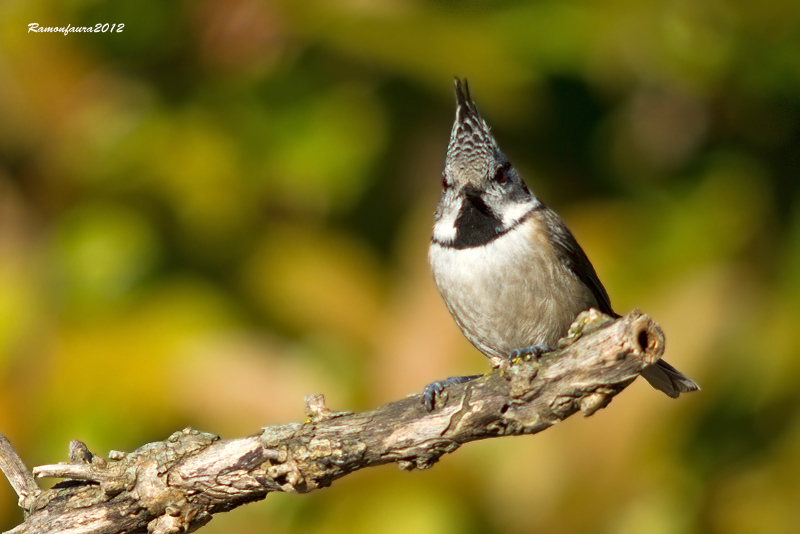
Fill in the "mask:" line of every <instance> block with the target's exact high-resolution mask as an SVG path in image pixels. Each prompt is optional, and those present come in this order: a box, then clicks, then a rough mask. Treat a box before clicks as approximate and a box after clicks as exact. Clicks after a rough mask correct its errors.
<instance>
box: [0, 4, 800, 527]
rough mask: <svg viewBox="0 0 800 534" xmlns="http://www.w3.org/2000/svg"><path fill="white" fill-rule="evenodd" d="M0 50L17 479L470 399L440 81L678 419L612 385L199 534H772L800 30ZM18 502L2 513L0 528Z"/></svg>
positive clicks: (470, 354) (6, 366)
mask: <svg viewBox="0 0 800 534" xmlns="http://www.w3.org/2000/svg"><path fill="white" fill-rule="evenodd" d="M0 21H2V22H0V431H2V432H3V433H4V434H6V435H7V436H8V437H9V438H10V439H11V441H12V442H13V443H14V444H15V445H16V446H17V447H18V449H19V451H20V452H21V454H22V456H23V458H24V459H25V460H26V462H27V463H28V464H29V465H31V466H32V465H38V464H44V463H52V462H56V461H59V460H64V459H65V458H66V452H67V444H68V442H69V440H71V439H81V440H84V441H86V442H87V444H88V445H89V447H90V448H91V449H92V450H93V451H95V452H97V453H100V454H105V452H106V451H108V450H109V449H119V450H132V449H135V448H136V447H138V446H140V445H142V444H144V443H146V442H149V441H153V440H160V439H163V438H165V437H166V436H167V435H168V434H169V433H170V432H172V431H174V430H177V429H180V428H182V427H185V426H189V425H191V426H194V427H196V428H199V429H201V430H205V431H210V432H215V433H219V434H221V435H223V436H224V437H237V436H242V435H246V434H249V433H252V432H255V431H256V430H257V429H258V428H259V427H260V426H264V425H270V424H279V423H283V422H287V421H301V420H302V419H303V418H304V414H303V396H304V395H306V394H315V393H325V394H326V395H327V398H328V401H329V404H330V405H331V407H332V408H333V409H346V410H362V409H368V408H370V407H373V406H375V405H378V404H380V403H384V402H388V401H390V400H393V399H396V398H398V397H400V396H402V395H406V394H410V393H414V392H418V391H420V390H421V388H422V387H423V386H424V385H425V384H427V383H429V382H431V381H433V380H435V379H440V378H444V377H446V376H450V375H454V374H464V373H475V372H481V371H483V370H485V369H486V362H485V360H484V359H483V357H482V356H480V355H479V354H478V353H477V352H476V351H475V350H474V349H472V348H471V347H469V346H468V344H467V343H466V342H465V341H464V340H463V338H462V337H461V335H460V333H459V332H458V331H457V330H456V328H455V326H454V325H453V323H452V320H451V319H450V317H449V316H448V314H447V311H446V310H445V308H444V306H443V304H442V303H441V301H440V299H439V297H438V295H437V294H436V290H435V288H434V286H433V284H432V282H431V279H430V275H429V274H428V271H427V263H426V247H427V241H428V238H429V232H430V227H431V222H432V213H433V210H434V207H435V204H436V201H437V196H438V188H439V182H440V179H439V173H440V172H441V168H442V163H443V158H444V152H445V148H446V144H447V138H448V135H449V130H450V124H451V121H452V115H453V96H452V78H453V76H454V75H458V76H465V77H467V78H469V81H470V85H471V87H472V92H473V95H474V96H475V97H476V99H477V102H478V105H479V107H480V108H481V110H482V112H483V114H484V115H485V117H486V119H487V120H488V122H489V123H490V124H491V125H492V126H493V127H494V132H495V133H496V136H497V138H498V139H499V141H500V144H501V146H503V147H504V149H505V151H506V152H507V153H508V155H509V156H510V157H511V159H512V161H514V162H515V164H516V165H517V167H519V168H520V169H521V171H522V173H523V175H524V176H525V177H526V178H527V180H528V184H529V185H530V186H531V188H532V189H533V190H534V191H536V192H537V194H539V196H540V197H541V198H542V199H544V201H545V202H547V203H548V204H550V205H551V206H553V207H554V208H555V209H556V211H558V212H559V213H561V214H562V216H563V217H564V218H565V219H566V220H567V222H568V223H569V224H570V226H571V228H572V229H573V231H574V233H575V234H576V235H577V236H578V238H579V239H580V241H581V242H582V244H583V245H584V247H585V248H586V249H587V252H588V253H589V256H590V257H591V258H592V259H593V261H594V263H595V266H596V267H597V270H598V271H599V273H600V275H601V277H602V278H603V280H604V281H605V283H606V285H607V287H608V289H609V293H610V294H611V296H612V300H613V301H614V303H615V307H616V308H617V310H618V311H620V312H627V311H628V310H630V309H632V308H634V307H639V308H641V309H642V310H644V311H645V312H647V313H649V314H650V315H652V316H653V317H654V318H655V319H656V320H657V321H658V322H659V323H660V324H661V325H662V326H663V328H664V329H665V331H666V334H667V339H668V347H669V348H668V355H667V356H668V358H669V360H670V361H671V362H673V363H674V364H676V365H677V366H678V367H680V368H681V369H682V370H684V371H685V372H686V373H687V374H689V375H690V376H691V377H693V378H694V379H696V380H697V381H698V382H699V383H700V384H701V385H702V387H703V391H702V392H700V393H698V394H694V395H690V396H686V397H683V398H681V399H680V400H679V401H675V402H673V401H670V400H668V399H665V398H664V397H662V396H660V395H658V394H656V393H654V392H653V391H651V390H650V389H649V388H647V387H646V386H643V385H641V384H638V383H637V384H635V385H633V386H632V387H631V388H629V390H627V391H626V392H625V393H623V394H622V395H620V396H619V397H618V398H617V399H616V400H615V401H614V402H613V403H612V404H611V406H610V407H609V408H608V409H606V410H604V411H602V412H601V413H598V414H597V415H595V416H593V417H592V418H590V419H587V420H579V419H571V420H569V421H568V422H566V423H565V424H564V425H562V426H559V427H557V428H553V429H551V430H549V431H547V432H545V433H543V434H542V435H539V436H536V437H525V438H519V439H502V440H490V441H489V442H486V443H475V444H470V445H468V446H466V447H464V448H463V449H462V450H460V451H458V453H457V454H455V455H453V456H452V457H446V458H444V459H443V461H442V462H441V463H440V464H439V465H437V466H436V468H435V469H433V470H432V471H430V472H424V473H412V474H407V473H401V472H399V471H397V470H396V469H391V468H390V467H385V468H381V469H375V470H371V471H369V472H362V473H357V474H356V475H354V476H351V477H347V478H346V479H344V480H342V481H340V482H337V484H335V485H334V487H333V488H332V489H330V490H327V491H324V492H318V493H314V494H311V495H307V496H302V497H298V496H291V495H271V496H270V497H269V498H268V499H267V500H266V501H265V502H264V503H258V504H252V505H249V506H247V507H245V508H243V509H238V510H236V511H234V512H233V513H231V514H226V515H225V516H222V517H218V518H216V519H215V520H214V521H213V522H212V523H211V524H210V525H209V526H208V527H206V528H205V529H204V532H207V533H209V534H210V533H212V532H231V531H235V532H241V533H248V532H253V533H255V532H285V533H295V532H304V533H307V532H317V533H335V532H354V533H358V532H386V533H393V532H412V531H413V532H417V533H425V532H432V533H433V532H435V533H437V534H445V533H448V532H459V533H463V532H504V533H516V532H519V533H522V532H531V531H545V532H550V533H578V532H580V533H584V532H603V533H613V534H627V533H652V534H673V533H714V532H719V533H726V534H736V533H743V534H744V533H748V534H750V533H756V532H758V533H760V532H765V533H784V532H785V533H789V532H794V531H795V529H796V528H797V524H798V523H800V508H798V506H797V503H798V502H800V485H798V484H797V480H798V479H800V453H799V452H798V451H800V389H798V387H797V384H798V379H800V329H798V328H797V324H796V323H797V321H798V317H800V315H799V313H798V309H799V308H798V304H797V303H798V302H800V210H799V209H798V208H799V207H800V204H799V202H800V3H797V2H785V1H781V2H778V1H771V0H767V1H763V2H755V3H754V2H742V1H739V0H710V1H707V2H689V1H681V0H656V1H653V2H634V1H630V0H608V1H606V2H589V1H578V0H576V1H540V2H522V1H510V0H509V1H500V0H497V1H486V2H474V1H469V2H456V1H444V0H442V1H439V2H433V1H428V2H425V1H422V0H416V1H415V0H385V1H382V2H379V1H370V0H343V1H339V2H333V1H323V0H310V1H304V2H292V1H289V0H265V1H258V0H234V1H231V2H222V1H219V0H200V1H195V2H176V1H172V2H166V1H156V0H147V1H135V2H134V1H133V0H117V1H113V2H112V1H104V0H94V1H84V0H72V1H70V2H49V1H45V0H26V1H20V0H8V1H6V2H3V3H2V4H0ZM32 22H37V23H39V24H41V25H42V26H64V25H66V24H71V25H73V26H81V25H92V26H93V25H95V24H98V23H100V24H103V23H109V24H119V23H123V24H125V26H124V28H123V31H122V32H121V33H99V34H78V33H72V34H69V35H66V36H65V35H63V34H58V33H48V34H44V33H28V32H27V27H28V24H29V23H32ZM15 502H16V499H15V498H14V496H13V495H12V493H11V490H10V488H9V486H8V485H7V484H5V483H0V528H3V529H5V528H10V527H11V526H13V525H15V524H16V523H17V522H18V521H19V520H20V518H21V514H20V513H19V512H18V510H17V509H16V507H15Z"/></svg>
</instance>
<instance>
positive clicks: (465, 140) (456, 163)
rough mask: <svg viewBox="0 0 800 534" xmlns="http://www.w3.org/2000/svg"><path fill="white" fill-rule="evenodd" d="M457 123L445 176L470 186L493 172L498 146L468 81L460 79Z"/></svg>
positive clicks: (451, 139) (457, 95) (451, 141)
mask: <svg viewBox="0 0 800 534" xmlns="http://www.w3.org/2000/svg"><path fill="white" fill-rule="evenodd" d="M455 83H456V102H457V105H456V120H455V122H454V123H453V131H452V132H451V134H450V144H449V145H448V147H447V160H446V162H445V172H447V173H448V174H451V175H454V176H459V177H460V178H461V179H463V180H464V181H466V182H468V183H477V182H478V180H481V179H482V178H484V177H485V176H487V175H488V174H489V173H490V172H493V171H494V169H493V168H491V167H492V162H493V161H494V153H495V152H496V151H498V150H499V149H498V147H497V143H496V142H495V140H494V138H493V137H492V134H491V133H490V132H489V127H488V126H487V125H486V122H485V121H484V120H483V119H482V118H481V116H480V115H479V114H478V108H477V107H476V106H475V103H474V102H473V101H472V99H471V98H470V95H469V85H468V84H467V81H466V80H464V83H463V84H462V83H461V80H459V79H458V78H456V82H455Z"/></svg>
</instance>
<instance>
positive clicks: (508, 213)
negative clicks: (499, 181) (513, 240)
mask: <svg viewBox="0 0 800 534" xmlns="http://www.w3.org/2000/svg"><path fill="white" fill-rule="evenodd" d="M536 206H537V202H536V201H534V200H531V201H529V202H524V203H522V204H510V205H508V206H507V207H505V208H504V209H503V210H502V211H501V213H500V221H501V222H502V223H503V227H504V228H511V227H512V226H514V224H516V223H517V222H519V221H520V220H521V219H522V218H523V217H525V216H526V215H528V213H530V211H531V210H533V209H535V208H536Z"/></svg>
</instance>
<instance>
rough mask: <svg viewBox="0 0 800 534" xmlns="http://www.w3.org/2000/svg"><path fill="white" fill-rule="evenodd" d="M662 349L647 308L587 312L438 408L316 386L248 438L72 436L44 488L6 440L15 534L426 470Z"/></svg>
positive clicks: (415, 398)
mask: <svg viewBox="0 0 800 534" xmlns="http://www.w3.org/2000/svg"><path fill="white" fill-rule="evenodd" d="M663 352H664V335H663V333H662V332H661V329H660V328H659V327H658V325H656V324H655V323H654V322H653V321H652V320H650V318H649V317H647V316H646V315H643V314H641V313H639V312H638V311H633V312H631V313H630V314H628V315H627V316H625V317H623V318H621V319H617V320H612V319H611V318H610V317H608V316H605V315H603V314H601V313H599V312H597V311H596V310H591V311H589V312H584V313H582V314H581V315H580V316H579V317H578V319H577V320H576V321H575V323H574V324H573V325H572V328H571V329H570V333H569V335H568V336H567V337H565V338H564V339H562V340H561V341H560V342H559V348H558V350H556V351H554V352H551V353H548V354H545V355H544V356H542V357H541V358H540V359H538V360H534V359H527V360H517V361H514V362H508V361H507V360H502V361H501V360H500V359H495V360H493V367H495V369H494V370H493V371H492V372H490V373H488V374H487V375H486V376H484V377H481V378H479V379H477V380H474V381H472V382H468V383H466V384H462V385H458V386H452V387H450V388H448V389H447V391H446V393H445V396H444V397H443V398H442V399H440V403H439V404H440V406H437V408H436V409H435V410H434V411H433V412H430V413H429V412H428V411H427V410H426V409H425V408H424V407H423V405H422V402H421V399H420V395H412V396H410V397H408V398H405V399H402V400H399V401H397V402H393V403H390V404H387V405H385V406H381V407H380V408H377V409H375V410H372V411H370V412H365V413H360V414H354V413H349V412H332V411H330V410H329V409H328V408H327V407H326V406H325V403H324V399H323V398H322V396H321V395H320V396H316V397H307V399H306V401H307V405H308V406H307V411H308V414H309V419H308V420H307V421H306V422H305V423H304V424H290V425H285V426H275V427H269V428H265V429H263V430H262V431H261V432H260V433H259V434H257V435H255V436H251V437H247V438H242V439H234V440H221V439H219V438H218V437H217V436H214V435H211V434H206V433H202V432H197V431H194V430H190V429H186V430H183V431H180V432H176V433H174V434H173V435H171V436H170V437H169V438H168V439H167V440H165V441H161V442H156V443H150V444H147V445H145V446H143V447H141V448H139V449H137V450H136V451H134V452H132V453H129V454H125V453H120V452H114V451H112V453H110V454H109V460H108V461H106V460H104V459H102V458H100V457H98V456H95V455H93V454H92V453H91V452H89V450H88V449H87V448H86V446H85V445H84V444H83V443H81V442H78V441H73V442H72V443H71V444H70V460H71V461H70V462H69V463H60V464H57V465H45V466H40V467H37V468H35V469H34V470H33V474H34V475H35V476H37V477H58V478H63V479H64V481H63V482H61V483H60V484H57V485H56V486H54V487H53V488H52V489H50V490H46V491H40V490H39V489H38V487H36V486H35V483H34V482H33V479H32V478H31V477H30V474H29V473H28V472H27V470H26V469H25V468H24V465H23V464H22V462H21V460H19V457H18V456H17V454H16V453H15V452H14V451H13V449H11V447H10V445H8V447H5V448H4V447H0V456H3V457H4V458H5V461H0V467H2V468H3V471H4V472H5V473H6V475H7V476H8V477H9V479H10V480H11V482H12V485H13V486H14V489H15V491H16V492H17V493H18V494H19V495H20V506H21V507H23V509H24V510H25V513H26V518H25V521H24V522H23V523H22V524H20V525H19V526H17V527H16V528H14V529H13V530H11V531H9V534H11V533H13V534H22V533H26V534H41V533H52V532H59V533H75V534H77V533H82V534H86V533H93V534H112V533H122V532H129V533H133V532H151V533H154V534H166V533H172V532H187V531H192V530H196V529H198V528H200V527H201V526H203V525H205V524H206V523H207V522H208V521H210V520H211V518H212V516H213V514H215V513H218V512H222V511H227V510H231V509H233V508H236V507H238V506H241V505H242V504H245V503H249V502H252V501H257V500H261V499H263V498H264V497H266V495H267V494H268V493H269V492H272V491H285V492H292V493H306V492H309V491H313V490H315V489H318V488H322V487H326V486H329V485H330V484H331V483H332V482H333V481H334V480H336V479H338V478H340V477H343V476H345V475H347V474H348V473H351V472H353V471H356V470H358V469H361V468H364V467H371V466H375V465H381V464H386V463H390V462H396V463H397V464H398V465H399V466H400V467H401V468H403V469H414V468H418V469H424V468H428V467H430V466H432V465H433V464H434V463H435V462H436V461H437V460H438V459H439V458H440V457H441V456H442V455H443V454H445V453H449V452H453V451H455V450H456V449H458V448H459V447H460V446H461V445H462V444H464V443H467V442H470V441H474V440H478V439H485V438H492V437H498V436H505V435H516V434H535V433H537V432H541V431H542V430H545V429H546V428H549V427H550V426H552V425H553V424H555V423H557V422H558V421H561V420H563V419H565V418H567V417H569V416H570V415H572V414H573V413H575V412H577V411H578V410H580V411H581V412H583V414H584V415H586V416H589V415H591V414H593V413H594V412H595V411H597V410H598V409H600V408H603V407H605V406H606V405H607V404H608V403H609V402H610V401H611V399H612V398H613V397H614V396H615V395H616V394H617V393H619V392H620V391H622V390H623V389H624V388H625V387H627V386H628V385H629V384H630V383H631V382H632V381H633V380H634V379H635V378H636V377H637V376H638V375H639V373H640V372H641V371H642V370H643V369H645V368H646V367H648V366H649V365H652V364H654V363H655V362H656V361H657V360H658V359H659V358H660V357H661V355H662V354H663ZM2 443H7V442H4V438H3V439H0V444H2ZM9 451H10V452H9ZM8 466H11V467H10V468H9V467H8ZM15 466H16V467H15Z"/></svg>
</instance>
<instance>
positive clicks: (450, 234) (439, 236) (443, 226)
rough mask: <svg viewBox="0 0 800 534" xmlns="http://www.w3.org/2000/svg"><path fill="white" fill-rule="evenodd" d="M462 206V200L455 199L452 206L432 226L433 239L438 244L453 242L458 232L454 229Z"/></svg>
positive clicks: (461, 198)
mask: <svg viewBox="0 0 800 534" xmlns="http://www.w3.org/2000/svg"><path fill="white" fill-rule="evenodd" d="M463 204H464V198H463V197H460V198H458V199H456V202H455V204H454V205H453V206H451V207H449V208H448V209H446V210H445V212H444V213H442V216H441V217H440V218H439V219H438V220H437V221H436V224H435V225H434V226H433V239H434V241H436V242H438V243H451V242H453V241H455V239H456V234H457V233H458V230H457V229H456V220H457V219H458V214H459V213H461V206H462V205H463Z"/></svg>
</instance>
